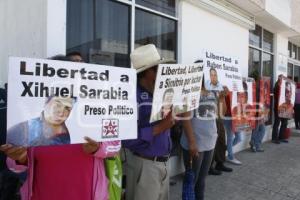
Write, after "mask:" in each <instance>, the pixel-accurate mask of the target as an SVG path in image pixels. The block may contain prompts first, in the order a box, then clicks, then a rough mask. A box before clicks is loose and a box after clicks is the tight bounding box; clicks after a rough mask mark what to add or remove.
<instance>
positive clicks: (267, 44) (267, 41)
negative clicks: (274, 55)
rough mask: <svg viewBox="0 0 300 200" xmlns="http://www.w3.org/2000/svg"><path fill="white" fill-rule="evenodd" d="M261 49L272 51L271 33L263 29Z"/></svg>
mask: <svg viewBox="0 0 300 200" xmlns="http://www.w3.org/2000/svg"><path fill="white" fill-rule="evenodd" d="M263 35H264V40H263V49H264V50H265V51H268V52H273V33H271V32H269V31H267V30H264V34H263Z"/></svg>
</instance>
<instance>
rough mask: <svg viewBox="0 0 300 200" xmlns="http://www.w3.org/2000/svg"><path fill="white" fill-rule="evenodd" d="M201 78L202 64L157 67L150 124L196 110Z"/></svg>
mask: <svg viewBox="0 0 300 200" xmlns="http://www.w3.org/2000/svg"><path fill="white" fill-rule="evenodd" d="M202 78H203V64H192V65H180V64H163V65H159V67H158V71H157V77H156V81H155V89H154V95H153V97H154V99H153V104H152V110H151V119H150V122H155V121H158V120H161V119H164V118H165V117H167V115H168V114H169V113H171V111H172V114H173V115H177V114H180V113H184V112H187V111H190V110H194V109H196V108H198V106H199V98H200V91H201V86H202V85H201V84H202Z"/></svg>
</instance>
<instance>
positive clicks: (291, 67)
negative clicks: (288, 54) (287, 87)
mask: <svg viewBox="0 0 300 200" xmlns="http://www.w3.org/2000/svg"><path fill="white" fill-rule="evenodd" d="M293 71H294V69H293V64H292V63H288V70H287V76H288V77H290V78H291V79H293V76H294V73H293Z"/></svg>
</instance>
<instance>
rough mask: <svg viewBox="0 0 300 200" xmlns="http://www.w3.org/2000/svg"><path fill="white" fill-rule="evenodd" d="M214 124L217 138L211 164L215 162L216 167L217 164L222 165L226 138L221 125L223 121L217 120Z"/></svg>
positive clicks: (224, 156) (224, 157)
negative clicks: (215, 124)
mask: <svg viewBox="0 0 300 200" xmlns="http://www.w3.org/2000/svg"><path fill="white" fill-rule="evenodd" d="M216 123H217V129H218V138H217V143H216V147H215V153H214V158H213V162H214V161H215V162H216V164H217V165H218V164H223V163H224V162H225V159H226V150H227V146H226V136H225V128H224V125H223V120H221V119H217V120H216ZM212 164H213V163H212Z"/></svg>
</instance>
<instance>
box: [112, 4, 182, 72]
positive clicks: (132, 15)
mask: <svg viewBox="0 0 300 200" xmlns="http://www.w3.org/2000/svg"><path fill="white" fill-rule="evenodd" d="M111 1H116V2H120V3H124V4H127V5H129V6H130V7H131V9H130V11H131V21H130V23H131V27H130V37H131V38H130V52H132V51H133V50H134V46H135V11H136V8H138V9H140V10H143V11H145V12H149V13H151V14H155V15H158V16H161V17H165V18H167V19H171V20H174V21H175V26H176V27H175V30H176V49H175V59H177V58H178V21H179V19H178V3H179V0H175V17H174V16H172V15H168V14H165V13H162V12H159V11H156V10H153V9H151V8H147V7H145V6H142V5H139V4H137V3H136V2H135V0H111ZM131 67H132V66H131Z"/></svg>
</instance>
